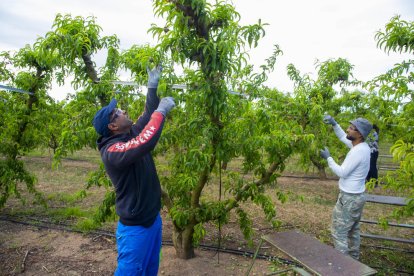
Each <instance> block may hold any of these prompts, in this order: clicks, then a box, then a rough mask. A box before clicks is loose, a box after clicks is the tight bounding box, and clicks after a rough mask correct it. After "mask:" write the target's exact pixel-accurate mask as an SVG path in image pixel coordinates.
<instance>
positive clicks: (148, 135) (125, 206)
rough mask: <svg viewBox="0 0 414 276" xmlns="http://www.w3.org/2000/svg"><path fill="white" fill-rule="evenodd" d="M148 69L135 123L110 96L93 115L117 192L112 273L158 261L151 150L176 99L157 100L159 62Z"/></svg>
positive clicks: (157, 202)
mask: <svg viewBox="0 0 414 276" xmlns="http://www.w3.org/2000/svg"><path fill="white" fill-rule="evenodd" d="M147 71H148V92H147V98H146V104H145V110H144V113H143V114H142V115H141V116H140V117H139V118H138V120H137V121H136V122H135V124H134V123H133V122H132V120H131V119H130V118H129V117H128V115H127V113H126V112H125V111H123V110H121V109H119V108H117V101H116V100H115V99H113V100H112V101H111V102H110V103H109V105H107V106H105V107H103V108H102V109H100V110H99V111H98V112H97V113H96V115H95V117H94V119H93V126H94V127H95V129H96V131H97V132H98V133H99V134H100V137H99V138H98V141H97V144H98V149H99V151H100V153H101V157H102V161H103V163H104V165H105V169H106V172H107V174H108V176H109V178H110V179H111V181H112V183H113V185H114V187H115V193H116V199H115V205H116V212H117V214H118V216H119V221H118V226H117V231H116V240H117V247H118V266H117V269H116V271H115V275H157V273H158V267H159V255H160V250H161V242H162V221H161V217H160V214H159V211H160V208H161V186H160V182H159V179H158V175H157V171H156V169H155V164H154V160H153V158H152V155H151V151H152V150H153V149H154V148H155V146H156V144H157V142H158V139H159V137H160V135H161V131H162V128H163V124H164V121H165V117H166V115H167V114H168V112H169V111H170V110H171V109H172V108H173V107H174V106H175V103H174V99H173V98H171V97H166V98H163V99H161V101H160V100H159V98H158V96H157V87H158V82H159V79H160V76H161V71H162V68H161V66H157V67H156V68H155V69H153V70H149V69H147Z"/></svg>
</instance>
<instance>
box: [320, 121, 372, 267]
mask: <svg viewBox="0 0 414 276" xmlns="http://www.w3.org/2000/svg"><path fill="white" fill-rule="evenodd" d="M323 121H324V122H325V123H326V124H330V125H332V126H333V129H334V132H335V134H336V136H337V137H338V138H339V140H341V141H342V142H343V143H345V145H346V146H347V147H348V148H350V151H349V152H348V154H347V155H346V157H345V160H344V162H343V163H342V164H341V165H338V164H337V163H336V162H335V161H334V160H333V158H332V157H331V155H330V153H329V150H328V148H326V147H325V149H324V150H321V156H322V157H323V158H325V159H326V160H327V161H328V165H329V168H331V170H332V171H333V172H334V173H335V174H336V175H337V176H339V190H340V192H339V196H338V200H337V202H336V205H335V208H334V210H333V214H332V238H333V241H334V245H335V248H336V249H337V250H339V251H341V252H342V253H344V254H347V255H350V256H351V257H353V258H354V259H356V260H358V259H359V247H360V243H361V242H360V232H359V221H360V219H361V215H362V210H363V208H364V204H365V194H364V192H365V178H366V177H367V174H368V171H369V166H370V165H369V164H370V156H371V149H370V147H369V145H368V144H367V143H366V142H365V139H366V138H367V136H368V134H369V133H370V131H371V130H372V125H371V123H370V122H369V121H368V120H366V119H364V118H358V119H355V120H353V121H350V123H351V124H350V125H349V126H348V128H347V130H346V133H345V132H344V131H343V130H342V128H341V127H340V126H339V125H338V124H337V123H336V121H335V120H334V118H332V117H331V116H330V115H325V116H324V119H323Z"/></svg>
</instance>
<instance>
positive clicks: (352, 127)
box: [348, 125, 359, 132]
mask: <svg viewBox="0 0 414 276" xmlns="http://www.w3.org/2000/svg"><path fill="white" fill-rule="evenodd" d="M348 128H349V129H350V130H353V131H358V132H359V130H358V129H357V128H356V127H355V126H353V125H350V126H349V127H348Z"/></svg>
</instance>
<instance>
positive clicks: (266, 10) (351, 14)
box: [0, 0, 414, 99]
mask: <svg viewBox="0 0 414 276" xmlns="http://www.w3.org/2000/svg"><path fill="white" fill-rule="evenodd" d="M229 2H231V1H229ZM232 2H233V3H234V5H235V7H236V10H237V11H238V12H239V13H240V15H241V24H243V25H245V24H254V23H256V22H257V21H258V19H261V20H262V22H266V23H268V24H269V25H268V26H267V27H266V29H265V30H266V36H265V38H263V39H262V40H261V41H260V44H259V47H258V48H257V49H255V50H252V52H251V58H252V63H253V64H255V65H256V66H259V65H261V64H263V63H264V59H266V58H267V57H269V56H270V55H271V53H272V49H273V45H274V44H278V45H279V46H280V48H281V49H282V51H283V56H281V57H280V58H279V59H278V61H277V65H276V70H275V72H274V73H272V74H271V75H270V76H269V78H270V80H269V81H268V83H267V84H268V85H269V86H271V87H276V88H278V89H280V90H284V91H291V90H292V87H293V84H292V82H291V81H290V80H289V79H288V77H287V74H286V66H287V65H288V64H289V63H293V64H294V65H295V66H296V68H297V69H299V70H300V71H301V72H302V73H309V74H311V75H313V76H315V75H316V72H315V61H316V60H320V61H324V60H327V59H330V58H339V57H341V58H346V59H347V60H348V61H349V62H350V63H351V64H353V65H354V66H355V68H354V76H355V77H356V78H358V79H360V80H369V79H371V78H373V77H374V76H376V75H378V74H381V73H383V72H385V71H386V70H387V69H389V68H391V67H392V66H393V64H395V63H396V62H400V61H401V60H403V59H407V58H408V56H407V55H400V54H390V55H387V54H386V53H384V52H383V51H381V50H379V49H377V48H376V41H375V40H374V36H375V34H376V32H377V31H379V30H384V27H385V24H386V23H387V22H388V21H389V20H390V19H391V18H392V17H393V16H395V15H401V18H402V19H404V20H407V21H414V0H347V1H344V0H340V1H339V0H314V1H312V0H289V1H277V0H254V1H252V0H233V1H232ZM57 13H61V14H67V13H70V14H72V16H77V15H80V16H95V17H96V22H97V24H98V25H100V26H101V27H102V28H103V35H111V34H116V35H117V36H118V38H119V39H120V41H121V48H122V49H128V48H129V47H131V46H132V45H133V44H138V45H142V44H145V43H150V44H152V45H154V44H155V43H156V42H155V41H154V40H153V39H152V36H151V35H150V34H147V30H148V29H149V27H150V26H151V23H157V24H159V25H161V26H162V25H163V20H162V19H161V18H155V17H154V16H153V10H152V1H150V0H118V1H113V0H99V1H98V0H1V1H0V50H1V51H4V50H18V49H20V48H21V47H23V46H24V45H25V44H33V43H34V42H35V41H36V39H37V37H39V36H44V35H45V34H46V32H48V31H50V30H51V26H52V23H53V20H54V18H55V16H56V14H57ZM411 58H412V57H411ZM98 66H99V64H98ZM256 68H257V67H256ZM126 80H127V79H126ZM66 89H67V88H66ZM54 90H56V91H58V92H53V93H51V95H52V96H54V97H55V98H57V99H62V98H64V97H65V93H64V92H63V91H62V89H56V88H54Z"/></svg>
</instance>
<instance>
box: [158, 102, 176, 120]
mask: <svg viewBox="0 0 414 276" xmlns="http://www.w3.org/2000/svg"><path fill="white" fill-rule="evenodd" d="M174 106H175V102H174V98H173V97H165V98H162V99H161V101H160V103H159V105H158V107H157V109H156V110H155V111H158V112H161V113H162V114H163V115H164V117H165V116H167V114H168V112H170V110H171V109H172V108H173V107H174Z"/></svg>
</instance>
